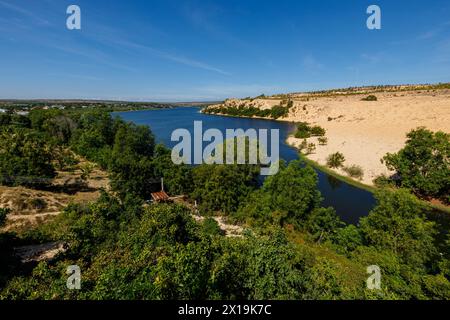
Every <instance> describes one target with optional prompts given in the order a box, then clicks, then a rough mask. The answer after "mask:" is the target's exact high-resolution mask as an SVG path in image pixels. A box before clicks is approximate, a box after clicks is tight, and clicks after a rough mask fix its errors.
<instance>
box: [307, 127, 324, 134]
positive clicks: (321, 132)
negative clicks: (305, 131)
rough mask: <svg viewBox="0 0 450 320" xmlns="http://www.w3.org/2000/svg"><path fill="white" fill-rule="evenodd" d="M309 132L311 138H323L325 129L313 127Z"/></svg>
mask: <svg viewBox="0 0 450 320" xmlns="http://www.w3.org/2000/svg"><path fill="white" fill-rule="evenodd" d="M309 132H310V133H311V135H312V136H313V137H323V136H324V135H325V133H326V131H325V129H324V128H322V127H320V126H314V127H312V128H310V129H309Z"/></svg>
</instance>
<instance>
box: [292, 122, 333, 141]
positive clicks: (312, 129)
mask: <svg viewBox="0 0 450 320" xmlns="http://www.w3.org/2000/svg"><path fill="white" fill-rule="evenodd" d="M325 134H326V130H325V129H324V128H322V127H320V126H310V125H309V124H308V123H306V122H300V123H298V124H297V131H296V132H295V137H296V138H298V139H307V138H311V137H323V136H325Z"/></svg>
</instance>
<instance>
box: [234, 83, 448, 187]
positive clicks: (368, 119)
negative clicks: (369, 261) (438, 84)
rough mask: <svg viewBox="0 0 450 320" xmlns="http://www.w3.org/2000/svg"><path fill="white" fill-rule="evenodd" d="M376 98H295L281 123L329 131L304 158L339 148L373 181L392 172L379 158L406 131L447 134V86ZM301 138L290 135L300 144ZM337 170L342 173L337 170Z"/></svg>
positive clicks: (322, 158) (396, 146)
mask: <svg viewBox="0 0 450 320" xmlns="http://www.w3.org/2000/svg"><path fill="white" fill-rule="evenodd" d="M375 95H376V96H377V98H378V101H372V102H369V101H361V98H363V97H365V95H335V96H332V97H309V98H308V99H305V98H301V99H299V98H295V99H294V106H293V107H292V108H291V109H290V112H289V115H288V116H287V117H285V118H283V119H279V120H283V121H296V122H299V121H304V122H308V123H310V124H316V125H320V126H321V127H323V128H325V129H326V130H327V134H326V137H327V138H328V144H327V145H326V146H319V144H318V143H317V141H316V138H311V139H309V140H310V141H312V142H315V143H316V146H317V149H316V151H315V152H314V153H313V154H311V155H309V156H308V158H310V159H311V160H314V161H316V162H318V163H319V164H321V165H325V164H326V158H327V157H328V155H329V154H331V153H334V152H337V151H339V152H341V153H343V154H344V156H345V158H346V162H345V165H353V164H354V165H359V166H361V167H362V168H363V170H364V177H363V179H362V182H363V183H365V184H368V185H371V184H373V182H372V180H373V179H374V178H375V177H377V176H379V175H380V174H387V175H388V174H390V173H391V172H389V171H388V170H387V169H386V167H385V165H383V164H382V163H381V161H380V159H381V158H382V157H383V156H384V155H386V153H388V152H391V153H392V152H397V151H398V150H400V149H401V148H402V147H403V146H404V144H405V141H406V134H407V133H408V132H409V131H411V130H412V129H415V128H417V127H426V128H428V129H430V130H433V131H444V132H447V133H448V132H450V90H448V89H441V90H421V91H400V92H383V93H375ZM262 100H263V99H258V100H256V101H253V102H250V101H248V100H240V101H239V100H230V101H227V102H225V104H228V105H242V104H243V103H245V104H251V105H254V106H261V108H268V107H270V106H273V105H276V104H279V103H280V100H272V99H266V100H263V101H262ZM301 141H302V140H301V139H296V138H294V137H290V138H288V143H289V144H291V145H293V146H298V145H299V144H300V143H301ZM338 171H339V173H341V174H344V173H343V172H342V171H340V170H338Z"/></svg>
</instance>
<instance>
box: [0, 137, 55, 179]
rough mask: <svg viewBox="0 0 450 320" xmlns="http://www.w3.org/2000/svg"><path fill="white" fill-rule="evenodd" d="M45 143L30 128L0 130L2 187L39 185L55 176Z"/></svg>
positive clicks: (50, 155) (0, 174)
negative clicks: (4, 185)
mask: <svg viewBox="0 0 450 320" xmlns="http://www.w3.org/2000/svg"><path fill="white" fill-rule="evenodd" d="M55 174H56V173H55V169H54V167H53V164H52V154H51V151H50V150H49V146H48V145H47V144H46V141H45V140H44V139H43V138H42V137H41V136H40V135H38V134H37V133H35V132H33V131H30V130H28V129H22V128H8V129H4V130H2V131H0V184H6V185H31V186H33V185H34V186H39V185H43V184H46V183H48V179H51V178H53V177H54V176H55Z"/></svg>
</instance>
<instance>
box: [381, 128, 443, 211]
mask: <svg viewBox="0 0 450 320" xmlns="http://www.w3.org/2000/svg"><path fill="white" fill-rule="evenodd" d="M407 138H408V139H407V141H406V145H405V147H404V148H403V149H402V150H400V151H399V152H398V153H395V154H387V155H386V156H385V157H384V158H383V160H384V162H385V163H386V166H387V167H388V168H389V169H390V170H394V171H396V173H397V175H396V176H395V177H393V181H394V182H395V184H396V185H398V186H400V187H403V188H408V189H410V190H411V191H412V192H413V193H415V194H416V195H418V196H421V197H425V198H436V199H442V200H443V201H444V202H448V203H450V199H449V197H450V195H449V190H450V135H449V134H446V133H444V132H436V133H433V132H431V131H429V130H427V129H425V128H419V129H416V130H413V131H411V132H410V133H408V135H407Z"/></svg>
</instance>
